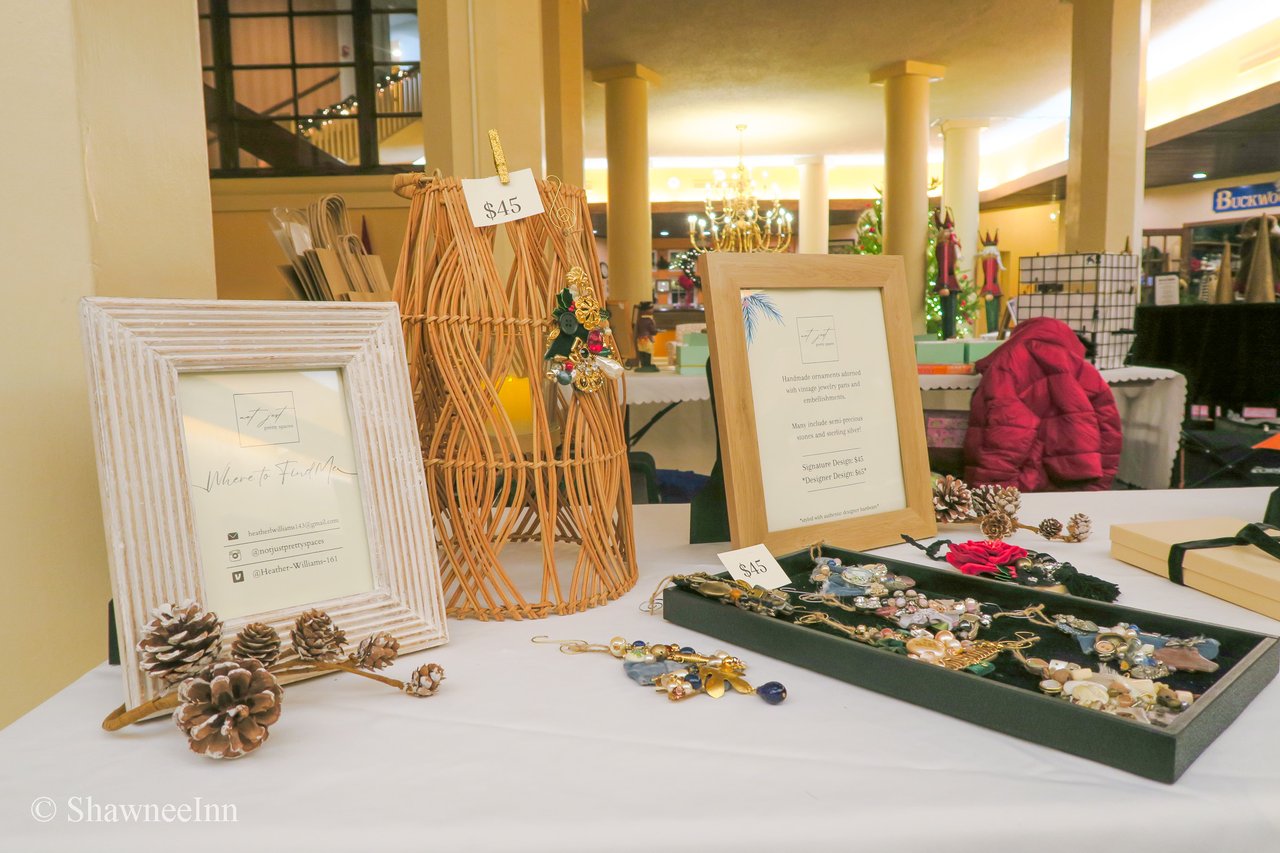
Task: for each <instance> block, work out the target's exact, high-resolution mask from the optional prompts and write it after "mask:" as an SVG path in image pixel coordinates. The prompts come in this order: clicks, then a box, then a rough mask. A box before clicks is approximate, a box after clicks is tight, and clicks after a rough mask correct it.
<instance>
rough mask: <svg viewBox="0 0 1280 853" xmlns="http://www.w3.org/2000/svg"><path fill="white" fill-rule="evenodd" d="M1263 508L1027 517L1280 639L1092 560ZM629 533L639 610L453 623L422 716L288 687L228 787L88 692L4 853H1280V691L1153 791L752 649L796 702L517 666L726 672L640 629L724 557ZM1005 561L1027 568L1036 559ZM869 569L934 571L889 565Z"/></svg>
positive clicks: (1129, 581) (21, 750)
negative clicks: (214, 818) (1180, 525)
mask: <svg viewBox="0 0 1280 853" xmlns="http://www.w3.org/2000/svg"><path fill="white" fill-rule="evenodd" d="M1267 496H1268V492H1267V490H1264V489H1217V490H1208V491H1199V492H1196V491H1189V492H1174V491H1158V492H1103V493H1099V492H1094V493H1088V494H1076V493H1057V494H1039V495H1027V496H1026V497H1025V498H1024V504H1025V507H1026V513H1027V514H1028V515H1029V516H1030V517H1034V518H1040V517H1043V516H1046V515H1053V516H1056V517H1059V518H1065V517H1066V516H1067V515H1068V514H1070V513H1072V512H1077V511H1083V512H1087V513H1089V514H1091V515H1092V516H1093V518H1094V520H1095V533H1094V537H1093V538H1092V539H1090V540H1089V541H1088V542H1085V543H1083V544H1079V545H1067V544H1059V543H1055V544H1054V545H1053V546H1051V547H1050V550H1051V552H1052V553H1054V554H1056V555H1058V556H1059V557H1061V558H1063V559H1070V560H1071V561H1072V562H1073V563H1075V564H1076V565H1077V566H1079V567H1080V568H1081V569H1082V570H1083V571H1087V572H1091V573H1094V574H1097V575H1100V576H1102V577H1105V578H1108V579H1110V580H1113V581H1115V582H1116V583H1118V584H1120V586H1121V588H1122V589H1123V598H1122V603H1125V604H1129V605H1132V606H1135V607H1141V608H1146V609H1151V610H1159V611H1165V612H1169V613H1174V614H1179V615H1184V616H1190V617H1194V618H1197V619H1201V620H1204V621H1208V622H1213V623H1220V624H1227V625H1233V626H1237V627H1240V628H1246V629H1249V630H1253V631H1260V632H1265V633H1271V634H1274V633H1276V632H1277V631H1280V623H1277V622H1275V621H1272V620H1270V619H1267V618H1265V617H1263V616H1259V615H1257V614H1254V613H1251V612H1249V611H1247V610H1244V609H1242V608H1239V607H1237V606H1235V605H1232V604H1228V603H1227V602H1224V601H1219V600H1218V599H1215V598H1211V597H1209V596H1207V595H1204V594H1202V593H1199V592H1196V591H1195V590H1192V589H1188V588H1184V587H1178V586H1174V585H1173V584H1171V583H1169V582H1168V581H1165V580H1161V579H1160V578H1158V577H1156V576H1154V575H1151V574H1148V573H1146V572H1143V571H1141V570H1139V569H1136V568H1132V567H1130V566H1126V565H1124V564H1122V563H1118V562H1116V561H1113V560H1111V559H1110V558H1109V557H1107V556H1106V554H1107V549H1108V541H1107V530H1108V527H1109V525H1110V524H1111V523H1113V522H1120V521H1140V520H1153V519H1177V518H1194V517H1198V516H1205V515H1234V516H1238V517H1240V518H1244V519H1259V518H1261V517H1262V513H1263V509H1264V507H1265V506H1266V501H1267ZM636 523H637V543H638V545H639V551H640V559H641V567H640V583H639V585H638V586H637V588H636V589H634V590H633V591H632V592H630V593H629V594H627V595H626V596H624V597H623V598H622V599H620V600H619V601H616V602H613V603H611V604H609V605H608V606H605V607H601V608H596V609H593V610H589V611H587V612H585V613H581V614H577V615H574V616H565V617H556V618H551V619H546V620H541V621H537V622H512V621H507V622H501V623H496V622H490V623H480V622H474V621H462V622H453V623H451V625H450V632H451V637H452V640H451V642H450V644H449V645H448V646H445V647H442V648H439V649H436V650H432V651H429V652H423V653H420V654H416V655H413V656H411V657H409V658H407V659H405V660H403V661H401V662H399V663H398V664H397V665H396V667H395V668H394V669H393V670H392V671H393V673H400V674H404V673H407V672H408V671H409V669H410V668H411V667H413V666H417V665H419V664H421V663H423V662H426V661H428V660H433V661H437V662H439V663H440V664H442V665H443V666H444V667H445V669H446V670H447V672H448V679H447V680H446V681H445V683H444V686H443V687H442V688H441V691H440V693H439V694H438V695H437V696H435V697H434V698H431V699H410V698H407V697H404V696H400V695H397V694H395V693H393V692H392V691H391V690H389V689H386V688H384V687H381V686H379V685H374V684H370V683H367V682H365V681H364V680H363V679H357V678H352V677H350V676H339V677H325V678H323V679H319V680H317V681H310V682H306V683H302V684H297V685H293V686H290V687H289V688H287V692H286V696H285V701H284V713H283V715H282V717H281V719H280V721H279V722H278V723H277V724H276V725H275V726H274V727H273V728H272V730H271V736H270V740H269V741H268V742H267V743H266V744H265V745H264V746H263V747H262V748H261V749H260V750H259V751H258V752H256V753H254V754H252V755H249V756H247V757H245V758H243V759H241V760H238V761H234V762H229V763H219V762H213V761H209V760H207V759H204V758H200V757H199V756H196V755H193V754H191V753H189V752H188V751H187V749H186V744H185V741H184V739H183V736H182V735H181V733H179V732H178V731H177V730H176V728H175V727H174V726H173V724H172V723H171V722H168V721H167V720H162V721H155V722H151V723H147V724H143V725H140V726H134V727H132V728H130V729H128V730H126V731H124V732H120V733H117V734H107V733H105V732H103V731H101V730H100V729H99V727H98V726H99V722H100V721H101V719H102V717H103V716H104V715H105V713H106V712H107V711H108V710H110V709H111V708H112V707H114V706H115V705H116V704H117V703H118V702H119V701H120V696H121V683H120V674H119V672H118V671H117V670H115V669H113V668H109V667H107V666H106V665H103V666H100V667H98V668H96V669H94V670H92V671H90V672H89V673H88V674H86V675H85V676H84V677H83V678H81V679H79V680H78V681H76V682H75V683H74V684H72V685H71V686H69V687H67V688H66V689H65V690H63V691H62V692H61V693H59V694H58V695H56V696H54V697H53V698H52V699H50V700H49V701H47V702H46V703H44V704H43V705H41V706H40V707H38V708H37V709H35V710H34V711H32V712H31V713H30V714H28V715H26V716H25V717H23V718H22V719H20V720H18V721H17V722H15V723H13V724H12V725H10V726H9V727H8V728H7V729H5V730H4V731H0V767H3V768H4V772H3V774H0V849H3V850H5V851H10V850H12V851H23V853H27V851H41V850H57V851H62V850H66V851H85V850H92V851H117V850H118V851H131V853H136V852H137V851H140V850H153V849H164V850H180V851H184V853H198V851H215V853H225V851H227V850H239V849H246V850H248V849H254V850H273V851H274V850H279V851H287V850H307V851H329V850H342V851H380V850H387V851H391V850H395V851H400V850H448V851H454V850H457V851H468V853H470V851H486V850H495V851H498V850H501V851H507V850H521V851H554V853H572V851H584V853H600V851H610V853H616V851H633V850H634V851H653V850H663V851H699V853H700V851H707V850H731V851H732V850H742V851H779V850H807V849H813V850H843V849H865V850H901V849H918V848H926V847H927V848H930V849H932V848H935V847H936V848H937V849H940V850H945V851H947V853H967V851H980V852H981V853H999V852H1000V851H1013V850H1028V849H1034V850H1036V851H1039V853H1058V851H1062V853H1068V851H1069V853H1079V851H1081V850H1088V849H1122V848H1125V849H1127V848H1129V847H1132V846H1133V845H1135V844H1136V845H1138V846H1141V847H1144V848H1150V849H1163V850H1177V851H1182V850H1201V849H1210V850H1221V851H1236V850H1239V851H1259V853H1260V851H1267V850H1276V849H1277V845H1278V844H1280V841H1277V839H1280V737H1277V735H1276V732H1277V730H1280V685H1277V684H1275V683H1273V684H1271V685H1270V686H1268V687H1267V688H1266V689H1265V690H1264V691H1263V692H1262V693H1261V695H1259V696H1258V698H1257V699H1256V700H1255V701H1254V702H1253V704H1252V705H1250V706H1249V707H1248V708H1247V709H1246V710H1245V711H1244V713H1243V714H1242V715H1241V716H1240V718H1239V719H1238V720H1237V721H1236V722H1235V723H1234V724H1233V725H1232V726H1231V727H1230V728H1228V729H1227V730H1226V732H1224V733H1223V734H1222V736H1221V737H1220V738H1218V740H1217V741H1216V742H1215V743H1214V744H1213V745H1212V746H1211V747H1209V749H1208V750H1207V751H1206V752H1205V753H1204V754H1203V755H1202V756H1201V757H1200V759H1199V760H1198V761H1197V762H1196V763H1195V764H1193V765H1192V766H1191V768H1190V769H1189V770H1188V771H1187V773H1186V774H1185V775H1184V776H1183V777H1182V779H1181V780H1180V781H1179V782H1178V783H1177V784H1176V785H1173V786H1168V785H1163V784H1160V783H1157V782H1150V781H1147V780H1145V779H1142V778H1139V777H1137V776H1132V775H1130V774H1128V773H1124V772H1122V771H1120V770H1115V769H1112V768H1110V767H1106V766H1103V765H1101V764H1096V763H1094V762H1091V761H1087V760H1085V759H1082V758H1076V757H1074V756H1071V755H1066V754H1064V753H1060V752H1056V751H1054V750H1051V749H1047V748H1044V747H1040V746H1037V745H1036V744H1033V743H1028V742H1026V741H1021V740H1016V739H1014V738H1010V737H1005V736H1003V735H999V734H996V733H994V732H991V731H988V730H986V729H982V728H979V727H977V726H974V725H970V724H969V723H965V722H961V721H958V720H955V719H952V718H950V717H946V716H944V715H942V714H938V713H935V712H932V711H929V710H928V709H925V708H920V707H916V706H914V705H909V704H906V703H904V702H899V701H896V700H894V699H891V698H888V697H886V696H881V695H879V694H876V693H872V692H870V691H867V690H862V689H859V688H857V687H852V686H850V685H848V684H844V683H843V682H839V681H836V680H834V679H831V678H827V677H825V676H822V675H818V674H815V673H812V672H809V671H807V670H804V669H800V668H797V667H794V666H789V665H786V664H782V663H778V662H775V661H772V660H770V659H768V658H766V657H764V656H762V655H760V654H756V653H751V652H745V651H743V650H741V649H734V648H732V647H729V651H732V652H735V653H738V654H741V655H742V656H743V657H744V659H745V660H746V662H747V664H748V667H749V668H748V671H747V676H748V678H749V679H751V680H752V682H753V683H760V682H765V681H770V680H777V681H781V682H783V683H784V684H785V685H786V686H787V688H788V690H789V691H790V697H789V698H788V699H787V701H786V702H784V703H783V704H782V705H779V706H777V707H771V706H768V705H766V704H765V703H763V702H761V701H759V700H758V699H756V698H755V697H749V696H738V695H732V694H731V695H729V696H726V697H724V698H723V699H720V700H718V701H717V700H712V699H709V698H707V697H705V696H698V697H695V698H693V699H690V700H688V701H686V702H681V703H671V702H668V701H667V700H666V699H664V698H662V696H660V695H659V694H657V693H655V692H650V691H647V690H644V689H642V688H639V687H637V686H636V685H635V684H633V683H632V682H631V681H630V680H628V679H627V678H626V677H625V676H624V675H623V673H622V670H621V667H620V666H619V665H618V663H617V661H615V660H614V659H613V658H611V657H609V656H608V655H602V654H589V655H577V656H568V655H562V654H559V653H558V652H557V650H556V647H555V646H548V645H534V644H532V643H530V638H531V637H532V636H534V635H535V634H547V635H550V636H552V637H556V638H580V639H584V640H590V641H593V642H608V640H609V639H610V638H611V637H613V636H615V635H621V636H624V637H626V638H628V639H642V640H649V641H655V642H671V641H678V642H680V643H687V644H689V645H692V646H694V647H695V648H698V649H707V648H709V649H715V648H719V647H722V646H723V645H724V644H721V643H718V642H717V641H716V640H714V639H711V638H709V637H705V636H701V635H699V634H697V633H695V632H691V631H688V630H685V629H680V628H677V627H675V626H672V625H670V624H668V623H665V622H664V621H663V620H662V619H661V618H660V617H657V616H651V615H647V614H645V613H642V612H641V611H640V609H639V606H640V604H641V602H643V601H644V600H645V599H646V598H647V597H648V596H649V594H650V592H651V591H652V590H653V588H654V586H655V585H657V584H658V582H659V581H660V580H661V579H662V578H663V577H664V576H666V575H668V574H671V573H672V572H688V571H694V570H698V569H713V568H715V567H716V566H718V564H717V563H716V561H715V553H716V551H717V550H721V549H723V548H724V547H725V546H716V545H699V546H690V545H687V544H685V536H684V534H685V531H686V530H687V529H688V518H687V507H684V506H650V507H639V508H637V510H636ZM1013 541H1014V542H1016V543H1019V544H1022V545H1025V546H1032V547H1035V543H1039V544H1041V545H1042V544H1043V542H1042V541H1041V540H1039V539H1037V538H1036V537H1034V536H1033V535H1031V534H1030V533H1025V532H1024V533H1019V534H1018V536H1017V537H1015V539H1014V540H1013ZM834 544H838V543H834ZM883 553H885V554H887V555H890V556H894V557H899V558H902V559H907V560H912V561H916V562H928V561H927V559H926V558H924V557H923V556H922V555H921V554H920V552H919V551H916V550H915V549H913V548H910V547H909V546H905V545H904V546H898V547H895V548H892V549H887V550H886V551H884V552H883ZM933 565H937V564H933ZM29 651H30V650H27V652H24V651H23V650H16V649H15V650H11V653H14V654H17V653H28V652H29ZM42 798H47V799H42ZM131 804H139V805H142V806H145V805H147V804H158V805H159V806H163V805H165V804H173V805H174V806H175V809H176V808H177V807H180V806H182V805H188V806H191V805H192V804H197V805H200V806H202V807H203V806H208V805H210V804H213V805H217V806H225V805H230V806H233V807H234V816H235V817H236V819H237V822H235V823H212V822H206V823H199V824H185V823H178V822H155V823H147V822H135V821H123V820H118V821H116V822H105V821H103V822H89V821H88V817H90V816H92V815H93V814H95V813H96V814H97V815H98V817H99V818H101V817H102V816H103V815H104V814H106V812H105V807H106V806H109V805H110V806H117V807H119V806H128V805H131ZM95 807H96V809H97V811H96V812H94V808H95ZM112 812H113V813H114V814H116V815H117V817H118V816H119V815H120V814H121V812H120V810H119V808H116V809H113V810H112ZM33 813H35V814H38V815H39V816H40V817H41V818H45V817H47V818H49V819H48V820H47V822H41V821H40V820H37V819H36V817H35V816H33ZM218 814H225V810H223V811H222V812H218Z"/></svg>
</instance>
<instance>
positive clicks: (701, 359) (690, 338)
mask: <svg viewBox="0 0 1280 853" xmlns="http://www.w3.org/2000/svg"><path fill="white" fill-rule="evenodd" d="M674 349H675V367H676V373H681V374H701V373H703V372H704V371H705V370H706V368H707V359H708V358H709V357H710V355H711V350H710V349H709V348H708V345H707V333H706V332H681V333H680V335H679V340H677V341H676V343H675V347H674Z"/></svg>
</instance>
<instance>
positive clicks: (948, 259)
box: [933, 208, 960, 339]
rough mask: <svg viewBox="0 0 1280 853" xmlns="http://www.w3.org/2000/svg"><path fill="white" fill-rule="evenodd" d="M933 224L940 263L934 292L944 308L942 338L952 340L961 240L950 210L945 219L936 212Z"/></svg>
mask: <svg viewBox="0 0 1280 853" xmlns="http://www.w3.org/2000/svg"><path fill="white" fill-rule="evenodd" d="M933 224H934V225H935V226H936V227H937V229H938V236H937V239H936V241H935V242H934V246H933V254H934V258H935V259H936V260H937V262H938V281H937V283H936V284H935V285H934V286H933V291H934V293H936V294H938V304H939V305H940V306H941V308H942V337H943V338H944V339H951V338H954V337H955V336H956V292H957V291H958V290H959V289H960V282H959V281H957V280H956V264H957V263H958V262H959V260H960V238H959V237H958V236H956V223H955V219H954V218H953V217H952V215H951V209H950V208H947V211H946V214H945V218H944V215H943V212H942V211H941V210H935V211H934V212H933Z"/></svg>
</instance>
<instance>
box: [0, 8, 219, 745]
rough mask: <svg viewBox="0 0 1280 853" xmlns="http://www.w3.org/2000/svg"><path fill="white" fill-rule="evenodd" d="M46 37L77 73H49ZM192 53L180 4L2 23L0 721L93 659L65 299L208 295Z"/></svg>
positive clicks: (90, 522)
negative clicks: (7, 106) (5, 94)
mask: <svg viewBox="0 0 1280 853" xmlns="http://www.w3.org/2000/svg"><path fill="white" fill-rule="evenodd" d="M51 45H57V46H58V47H59V50H60V51H62V52H63V54H64V55H69V56H72V57H73V58H74V67H70V66H63V67H62V68H61V69H60V71H59V73H51V70H50V67H49V65H48V52H49V50H50V46H51ZM197 47H198V46H197V36H196V11H195V4H194V3H173V2H170V0H116V2H113V3H110V4H106V3H100V2H92V0H46V2H41V3H24V4H14V5H13V6H12V8H11V9H10V10H9V11H8V13H7V14H6V17H5V26H4V27H2V28H0V79H3V80H4V81H5V84H6V86H7V87H9V91H10V92H11V93H17V96H18V97H20V98H22V97H26V96H28V95H29V96H30V97H31V100H30V101H29V102H24V103H23V104H22V106H21V109H22V112H23V117H22V120H21V121H13V122H9V123H8V124H7V125H6V132H5V137H4V158H3V161H0V162H3V166H0V169H2V170H3V174H2V175H0V179H2V180H3V182H4V188H5V199H6V201H7V202H8V203H6V204H5V205H3V206H2V207H0V255H2V256H3V257H4V258H5V275H4V276H3V277H0V290H2V291H3V294H4V297H5V308H6V313H7V315H8V316H9V317H10V322H9V324H8V326H7V328H6V329H5V333H4V335H2V336H0V353H2V355H3V358H4V362H5V363H6V364H7V365H8V367H9V369H8V370H6V371H5V379H4V383H3V385H2V386H0V388H2V389H3V403H4V404H3V405H0V434H2V435H3V436H4V438H5V441H6V443H7V444H8V446H9V447H10V449H11V452H10V454H9V455H8V457H7V459H6V463H5V466H4V475H3V479H2V480H0V538H3V540H4V541H5V543H6V546H5V547H6V551H5V559H4V563H3V565H4V569H3V576H4V594H3V595H0V645H2V646H3V647H4V648H6V649H9V650H10V653H8V654H6V655H5V658H4V663H3V664H2V665H0V674H2V675H3V678H2V679H0V686H2V687H3V689H2V690H0V726H4V725H7V724H8V723H9V722H11V721H12V720H13V719H15V718H16V717H17V716H19V715H20V714H22V713H23V712H25V711H27V710H29V709H30V708H32V707H33V706H35V705H36V704H38V703H39V702H40V701H42V700H43V699H44V698H46V697H47V696H49V695H51V694H52V693H54V692H56V691H57V690H59V689H60V688H62V687H63V686H65V685H66V684H67V683H69V682H70V681H72V680H73V679H75V678H76V677H78V676H79V675H81V674H82V673H84V672H85V671H86V670H88V669H90V668H92V667H93V666H94V665H96V664H97V663H99V662H100V661H102V660H103V659H104V658H105V657H106V627H107V622H106V605H107V599H108V597H109V596H110V591H109V585H108V577H107V568H106V549H105V547H104V540H103V534H102V522H101V509H100V504H99V498H98V483H97V471H96V468H95V463H94V457H93V448H92V443H91V434H90V421H89V407H88V401H87V395H86V390H85V387H86V386H85V375H84V366H83V358H82V354H81V346H80V331H79V325H78V315H77V302H78V300H79V299H80V298H81V297H83V296H89V295H93V294H95V293H97V294H109V295H122V294H123V295H153V296H159V295H181V296H212V295H213V270H212V258H213V246H212V240H211V234H210V226H209V212H208V188H207V187H208V182H207V177H206V176H207V165H206V163H205V154H204V138H203V134H204V121H203V115H202V100H201V92H200V72H199V59H198V53H197ZM157 68H164V69H166V73H164V74H157V73H155V69H157ZM15 200H21V204H17V203H14V202H15ZM33 638H38V640H39V643H38V645H39V647H40V648H39V652H38V653H33V652H32V651H31V649H32V639H33ZM24 650H25V651H24ZM109 710H110V709H109V708H103V709H86V710H85V713H86V714H88V715H89V718H92V715H94V714H97V713H99V711H101V713H102V714H103V715H105V714H106V712H107V711H109Z"/></svg>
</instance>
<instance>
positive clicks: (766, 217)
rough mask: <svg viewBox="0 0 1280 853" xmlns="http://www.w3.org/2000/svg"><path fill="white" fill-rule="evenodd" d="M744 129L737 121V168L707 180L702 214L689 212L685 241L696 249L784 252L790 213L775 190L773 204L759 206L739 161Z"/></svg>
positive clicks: (744, 166)
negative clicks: (711, 181)
mask: <svg viewBox="0 0 1280 853" xmlns="http://www.w3.org/2000/svg"><path fill="white" fill-rule="evenodd" d="M746 130H747V126H746V125H745V124H740V125H738V168H737V169H736V170H734V173H733V175H732V177H729V178H724V179H720V180H717V181H716V183H715V184H714V185H712V184H707V197H706V208H707V210H706V216H705V217H703V216H696V215H690V216H689V242H690V243H692V244H693V248H694V249H696V250H698V251H699V252H785V251H786V250H787V247H788V246H790V245H791V221H792V219H793V217H792V214H791V212H790V211H789V210H787V209H786V208H784V207H782V205H781V203H780V202H779V201H778V198H777V194H776V192H775V195H774V199H773V207H772V208H770V209H769V210H768V211H767V212H764V213H762V212H761V210H760V202H759V200H758V199H757V198H756V182H755V180H754V179H753V178H752V177H751V170H750V169H749V168H747V164H746V163H745V162H744V161H743V134H744V133H745V132H746ZM765 177H766V178H767V177H768V176H767V175H766V176H765ZM717 196H718V199H717ZM717 206H718V209H717Z"/></svg>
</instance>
